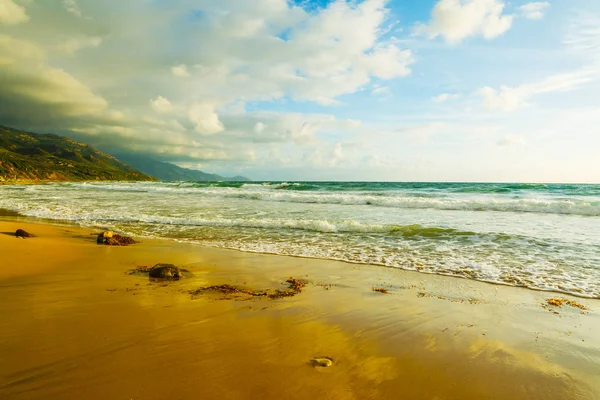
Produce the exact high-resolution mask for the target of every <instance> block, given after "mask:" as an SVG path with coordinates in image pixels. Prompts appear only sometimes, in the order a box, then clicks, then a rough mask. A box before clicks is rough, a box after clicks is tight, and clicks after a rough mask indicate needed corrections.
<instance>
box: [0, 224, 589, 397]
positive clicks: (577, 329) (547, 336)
mask: <svg viewBox="0 0 600 400" xmlns="http://www.w3.org/2000/svg"><path fill="white" fill-rule="evenodd" d="M19 228H21V229H25V230H26V231H28V232H31V233H33V234H35V235H36V236H37V237H35V238H30V239H17V238H15V237H14V235H11V234H12V233H13V232H14V231H15V230H16V229H19ZM0 232H4V233H5V234H2V235H0V248H1V249H2V254H3V256H2V268H1V269H0V300H1V301H2V304H3V305H4V311H3V314H2V319H1V322H0V324H1V329H0V359H2V362H1V363H0V397H1V398H3V399H42V398H43V399H81V398H85V399H166V398H168V399H192V398H202V399H210V398H222V399H253V398H266V399H270V398H273V399H274V398H277V399H282V398H283V399H310V398H321V399H366V398H372V399H398V398H406V399H597V398H599V394H600V379H598V376H600V338H599V337H598V335H597V332H598V330H599V328H600V318H599V316H598V309H600V302H599V301H598V300H596V299H582V298H577V297H572V296H565V295H562V294H557V293H552V292H543V291H534V290H530V289H525V288H515V287H508V286H502V285H492V284H488V283H483V282H477V281H474V280H468V279H462V278H457V277H448V276H440V275H431V274H424V273H418V272H414V271H403V270H399V269H394V268H385V267H381V266H374V265H360V264H347V263H344V262H337V261H331V260H315V259H307V258H299V257H289V256H278V255H268V254H252V253H245V252H240V251H234V250H227V249H217V248H210V247H206V246H201V245H198V244H190V243H179V242H176V241H173V240H159V239H148V238H142V239H140V240H141V241H142V243H139V244H135V245H131V246H128V247H111V246H103V245H97V244H96V238H95V236H93V235H90V234H91V233H94V232H95V230H93V229H87V228H80V227H77V226H73V225H70V224H66V223H64V224H62V225H61V224H57V223H56V222H54V223H53V224H50V223H48V222H45V223H44V222H43V221H40V220H35V219H32V218H26V217H22V216H14V215H13V216H4V217H2V219H1V222H0ZM158 263H171V264H175V265H178V266H180V267H182V268H185V269H187V270H189V273H190V274H191V275H190V276H188V277H186V278H184V279H182V280H180V281H174V282H164V281H161V282H153V281H150V280H149V279H148V277H147V276H142V275H135V274H134V275H130V274H129V273H128V272H130V271H131V270H133V269H135V268H136V267H138V266H152V265H154V264H158ZM290 277H295V278H298V279H303V280H306V282H307V285H306V287H305V288H304V290H303V291H302V292H301V293H298V294H296V295H295V296H293V297H284V298H276V299H269V298H265V297H247V296H241V297H235V296H233V297H232V296H223V295H222V294H220V293H212V292H205V293H200V294H191V292H194V291H195V290H197V289H199V288H203V287H208V286H212V285H224V284H229V285H234V286H238V287H241V288H246V289H252V290H268V291H276V290H285V289H286V288H287V284H286V280H287V279H288V278H290ZM374 288H384V289H385V290H386V291H388V292H389V293H388V294H384V293H379V292H375V291H373V290H372V289H374ZM553 297H561V298H562V297H566V298H569V299H571V300H573V301H576V302H577V304H580V305H581V306H583V307H585V308H586V309H585V310H584V309H580V308H578V307H573V306H569V305H567V304H564V305H563V306H562V307H557V306H550V305H548V304H547V303H546V301H547V300H548V299H550V298H553ZM319 357H320V358H324V357H328V358H330V359H332V360H333V364H332V365H331V366H329V367H320V366H314V365H313V364H311V359H314V358H319Z"/></svg>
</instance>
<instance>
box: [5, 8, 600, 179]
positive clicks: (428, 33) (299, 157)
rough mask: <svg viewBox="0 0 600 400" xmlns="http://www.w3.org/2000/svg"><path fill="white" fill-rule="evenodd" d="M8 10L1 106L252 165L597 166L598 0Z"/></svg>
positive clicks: (534, 170)
mask: <svg viewBox="0 0 600 400" xmlns="http://www.w3.org/2000/svg"><path fill="white" fill-rule="evenodd" d="M0 10H1V11H0V54H2V56H0V89H1V90H0V124H4V125H9V126H14V127H18V128H23V129H29V130H32V131H38V132H56V133H61V134H65V135H69V136H71V137H73V138H76V139H77V140H81V141H85V142H88V143H90V144H93V145H96V146H98V147H100V148H102V149H104V150H106V151H109V152H113V153H123V152H137V153H143V154H146V155H148V156H150V157H153V158H155V159H159V160H163V161H169V162H175V163H177V164H179V165H181V166H185V167H190V168H197V169H202V170H206V171H210V172H216V173H221V174H244V175H247V176H250V177H252V178H254V179H257V180H258V179H261V180H262V179H264V180H322V179H324V180H400V181H411V180H412V181H423V180H428V181H448V180H449V181H536V182H542V181H543V182H600V161H599V157H598V155H597V153H599V151H598V150H597V149H599V148H600V128H598V127H600V100H599V99H600V96H599V95H600V2H598V1H592V0H577V1H566V0H562V1H559V0H557V1H552V0H549V1H536V2H531V1H511V2H508V1H504V0H435V1H421V0H419V1H415V0H390V1H385V0H363V1H350V2H349V1H345V0H335V1H325V0H318V1H298V0H296V1H294V2H289V1H286V0H252V1H250V0H222V1H219V2H215V1H212V0H155V1H153V2H147V1H145V0H131V1H129V2H122V1H117V0H107V1H104V2H97V1H94V0H62V1H58V0H57V1H52V2H39V1H31V0H21V1H19V0H0Z"/></svg>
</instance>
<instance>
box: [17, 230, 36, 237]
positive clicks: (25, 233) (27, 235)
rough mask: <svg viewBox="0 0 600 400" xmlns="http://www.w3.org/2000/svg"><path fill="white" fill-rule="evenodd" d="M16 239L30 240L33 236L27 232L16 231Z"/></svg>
mask: <svg viewBox="0 0 600 400" xmlns="http://www.w3.org/2000/svg"><path fill="white" fill-rule="evenodd" d="M15 236H16V237H18V238H19V237H20V238H31V237H33V235H32V234H31V233H29V232H26V231H24V230H23V229H17V231H16V232H15Z"/></svg>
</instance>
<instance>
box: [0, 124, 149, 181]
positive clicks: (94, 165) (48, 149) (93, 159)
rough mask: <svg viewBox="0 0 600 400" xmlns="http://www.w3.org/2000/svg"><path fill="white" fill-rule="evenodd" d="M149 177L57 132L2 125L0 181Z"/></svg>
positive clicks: (141, 179)
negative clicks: (31, 130) (55, 133)
mask: <svg viewBox="0 0 600 400" xmlns="http://www.w3.org/2000/svg"><path fill="white" fill-rule="evenodd" d="M12 180H31V181H91V180H107V181H113V180H114V181H148V180H155V178H153V177H151V176H149V175H146V174H143V173H141V172H139V171H138V170H136V169H135V168H133V167H130V166H128V165H125V164H123V163H122V162H120V161H119V160H117V159H116V158H115V157H113V156H111V155H109V154H106V153H102V152H100V151H98V150H96V149H95V148H93V147H92V146H89V145H87V144H83V143H78V142H75V141H73V140H71V139H69V138H66V137H63V136H58V135H54V134H36V133H30V132H24V131H20V130H17V129H12V128H7V127H4V126H0V182H1V181H12Z"/></svg>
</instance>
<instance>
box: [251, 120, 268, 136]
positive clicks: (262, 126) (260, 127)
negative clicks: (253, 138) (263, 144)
mask: <svg viewBox="0 0 600 400" xmlns="http://www.w3.org/2000/svg"><path fill="white" fill-rule="evenodd" d="M266 128H267V126H266V125H265V124H263V123H262V122H257V123H256V125H254V132H256V133H262V132H263V131H264V130H265V129H266Z"/></svg>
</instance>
